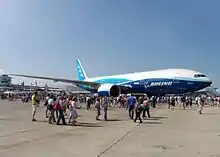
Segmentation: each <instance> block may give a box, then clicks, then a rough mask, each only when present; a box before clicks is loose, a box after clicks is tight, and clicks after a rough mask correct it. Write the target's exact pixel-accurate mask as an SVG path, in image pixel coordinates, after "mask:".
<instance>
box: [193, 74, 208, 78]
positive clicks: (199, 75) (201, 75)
mask: <svg viewBox="0 0 220 157" xmlns="http://www.w3.org/2000/svg"><path fill="white" fill-rule="evenodd" d="M194 77H196V78H198V77H206V76H205V75H203V74H196V75H194Z"/></svg>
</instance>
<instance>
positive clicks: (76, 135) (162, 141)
mask: <svg viewBox="0 0 220 157" xmlns="http://www.w3.org/2000/svg"><path fill="white" fill-rule="evenodd" d="M31 110H32V109H31V105H30V104H27V103H25V104H23V103H21V102H18V101H17V102H12V101H8V100H0V157H15V156H16V157H61V156H65V157H73V156H74V157H112V156H114V157H134V156H135V157H220V149H219V146H220V125H219V124H220V108H218V107H214V108H211V107H206V108H205V109H204V114H203V115H199V114H198V113H197V110H196V108H193V109H187V110H183V109H182V108H180V107H179V108H176V109H175V110H168V109H167V106H163V107H160V108H159V109H152V118H151V119H145V120H144V123H143V124H139V123H134V122H132V121H131V120H130V119H128V114H127V112H126V110H125V109H122V108H111V109H110V110H109V116H108V118H109V121H102V120H101V121H96V120H95V111H85V110H84V109H80V110H79V113H80V117H79V119H78V123H79V124H78V126H62V125H60V126H57V125H49V124H48V123H47V121H46V119H45V112H44V108H43V107H41V108H39V110H38V112H37V115H36V119H37V120H38V121H37V122H32V121H31ZM102 116H103V114H102Z"/></svg>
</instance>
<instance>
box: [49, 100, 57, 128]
mask: <svg viewBox="0 0 220 157" xmlns="http://www.w3.org/2000/svg"><path fill="white" fill-rule="evenodd" d="M47 109H48V111H49V119H48V123H49V124H52V123H55V122H56V119H55V116H54V99H53V96H50V98H49V100H48V105H47ZM52 121H53V122H52Z"/></svg>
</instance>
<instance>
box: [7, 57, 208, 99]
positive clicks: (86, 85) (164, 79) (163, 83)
mask: <svg viewBox="0 0 220 157" xmlns="http://www.w3.org/2000/svg"><path fill="white" fill-rule="evenodd" d="M76 65H77V75H78V80H69V79H62V78H52V77H40V76H30V75H19V74H10V75H13V76H20V77H29V78H36V79H46V80H53V81H55V82H65V83H73V84H75V85H77V86H79V87H81V88H83V89H85V90H88V91H91V92H96V93H98V94H99V95H100V96H113V97H117V96H119V95H120V94H126V93H146V94H148V95H164V94H177V93H186V92H194V91H197V90H200V89H203V88H205V87H208V86H210V85H211V84H212V81H211V80H210V79H209V78H207V77H206V75H204V74H202V73H200V72H196V71H192V70H188V69H164V70H155V71H148V72H137V73H128V74H120V75H113V76H103V77H94V78H89V77H88V76H87V75H86V72H85V70H84V68H83V66H82V64H81V62H80V60H79V59H77V60H76Z"/></svg>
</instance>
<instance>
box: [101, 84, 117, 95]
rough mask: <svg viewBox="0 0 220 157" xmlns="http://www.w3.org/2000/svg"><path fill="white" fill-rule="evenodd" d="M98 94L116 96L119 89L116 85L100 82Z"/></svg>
mask: <svg viewBox="0 0 220 157" xmlns="http://www.w3.org/2000/svg"><path fill="white" fill-rule="evenodd" d="M98 94H99V96H112V97H118V96H119V95H120V94H121V89H120V87H119V86H117V85H112V84H102V85H101V86H100V87H99V89H98Z"/></svg>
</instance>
